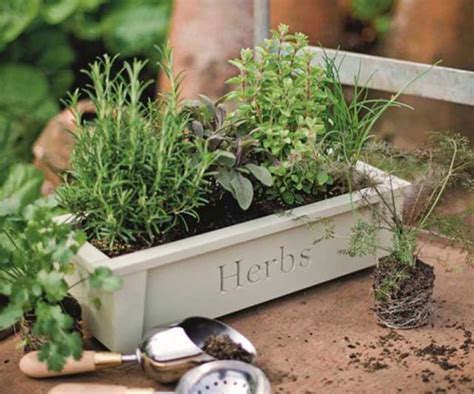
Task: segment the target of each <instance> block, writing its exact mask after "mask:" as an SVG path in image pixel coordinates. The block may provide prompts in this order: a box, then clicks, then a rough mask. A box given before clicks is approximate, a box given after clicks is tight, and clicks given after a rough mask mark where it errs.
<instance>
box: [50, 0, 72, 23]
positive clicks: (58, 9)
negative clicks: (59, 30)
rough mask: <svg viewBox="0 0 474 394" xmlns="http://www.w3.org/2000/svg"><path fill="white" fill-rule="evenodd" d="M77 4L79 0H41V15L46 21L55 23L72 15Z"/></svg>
mask: <svg viewBox="0 0 474 394" xmlns="http://www.w3.org/2000/svg"><path fill="white" fill-rule="evenodd" d="M78 4H79V0H43V4H42V5H41V16H42V17H43V19H44V20H45V21H46V22H47V23H49V24H51V25H55V24H58V23H61V22H62V21H64V20H65V19H66V18H67V17H68V16H70V15H72V13H73V12H74V11H75V10H76V9H77V6H78Z"/></svg>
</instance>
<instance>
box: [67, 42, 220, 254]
mask: <svg viewBox="0 0 474 394" xmlns="http://www.w3.org/2000/svg"><path fill="white" fill-rule="evenodd" d="M163 58H164V62H163V63H161V64H160V65H161V68H162V70H163V72H164V73H165V74H166V75H167V76H168V78H169V79H170V81H171V91H170V93H169V94H167V95H164V96H162V97H160V99H159V100H158V101H156V102H155V101H150V102H148V103H146V104H143V103H142V101H141V98H142V94H143V91H144V89H145V87H146V86H147V83H144V82H141V81H140V79H139V75H140V72H141V71H142V69H143V67H144V65H145V63H143V62H140V61H134V62H133V63H132V64H130V63H125V64H124V67H123V68H122V69H121V70H120V71H119V72H118V74H117V75H116V76H115V77H112V74H111V72H112V67H113V64H114V59H111V58H110V57H108V56H105V57H104V58H103V59H102V60H99V61H97V62H95V63H94V64H92V65H91V68H90V71H88V72H87V75H88V76H89V77H90V79H91V81H92V85H91V87H90V89H88V90H87V91H85V92H84V93H86V94H87V96H88V97H89V98H90V99H91V100H92V101H93V103H94V104H95V107H96V110H97V117H96V119H95V120H93V121H89V122H88V121H84V120H83V119H82V117H81V114H80V113H77V112H75V115H76V123H77V125H78V130H77V133H76V144H75V147H74V151H73V154H72V157H71V170H70V171H69V173H68V177H67V179H66V182H65V185H64V186H63V187H62V188H61V189H60V190H59V191H58V196H59V200H60V202H61V204H62V205H63V206H64V207H65V208H67V209H68V210H69V211H70V212H72V213H74V214H75V217H76V221H77V223H78V224H80V226H81V227H82V229H84V231H85V232H86V233H87V235H88V237H89V238H90V239H91V240H96V241H97V242H98V243H100V244H101V246H102V247H103V249H105V250H111V251H112V250H113V248H114V247H116V246H117V245H118V244H146V245H150V244H152V243H153V242H154V241H155V240H156V239H157V237H159V236H162V235H163V234H165V233H166V232H168V231H170V230H171V229H173V228H174V227H175V226H177V225H179V224H184V225H186V221H187V219H188V218H197V212H196V209H197V208H198V207H200V206H202V205H204V204H205V203H206V201H207V200H206V193H207V190H208V186H209V181H208V178H209V174H208V171H209V167H210V165H211V164H212V163H213V162H214V160H215V154H214V153H212V152H210V151H209V149H208V146H207V144H208V142H207V141H206V140H205V139H190V138H188V136H187V135H186V133H185V130H186V127H187V124H188V116H187V115H186V114H185V113H184V112H183V111H181V108H180V100H179V84H180V80H179V78H178V79H175V78H174V77H173V70H172V66H171V64H172V54H171V50H170V49H169V48H167V49H165V51H164V53H163ZM78 97H79V93H78V92H76V93H75V94H74V95H73V96H72V100H71V107H72V108H73V110H74V104H75V102H77V100H78Z"/></svg>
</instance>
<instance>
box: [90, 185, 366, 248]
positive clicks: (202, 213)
mask: <svg viewBox="0 0 474 394" xmlns="http://www.w3.org/2000/svg"><path fill="white" fill-rule="evenodd" d="M359 182H360V186H359V187H358V188H363V187H366V185H367V182H368V181H367V180H364V179H361V180H360V181H359ZM344 193H347V188H346V187H345V186H344V184H342V183H338V184H335V185H333V186H332V187H331V191H328V192H325V193H319V194H317V195H305V196H304V197H303V201H302V202H300V203H295V204H291V205H289V204H285V203H284V202H283V201H281V200H277V199H273V200H269V199H268V198H267V197H266V196H258V195H255V197H254V201H253V202H252V205H251V206H250V207H249V209H248V210H246V211H243V210H242V209H241V208H240V207H239V205H238V204H237V202H236V200H235V199H234V198H233V197H232V196H231V195H230V193H222V192H221V191H220V190H218V189H217V188H216V190H215V191H214V192H213V193H211V194H210V196H208V199H209V204H207V205H206V206H204V207H201V208H200V209H198V211H197V212H198V215H199V218H200V219H199V221H196V220H192V219H191V220H188V223H187V226H185V225H184V224H180V225H177V226H175V227H174V228H173V229H172V230H171V231H169V232H168V233H166V234H163V235H162V236H161V237H160V238H158V239H157V240H156V241H155V242H154V243H153V244H152V245H150V244H149V243H146V242H144V241H140V240H138V241H137V242H136V243H135V244H121V243H116V244H115V246H114V248H113V249H109V248H108V247H107V245H106V244H105V243H104V242H101V241H100V240H97V239H90V242H91V243H92V244H93V245H94V246H95V247H97V248H98V249H100V250H101V251H102V252H103V253H105V254H107V255H108V256H109V257H115V256H120V255H122V254H126V253H131V252H135V251H138V250H142V249H147V248H150V247H152V246H158V245H163V244H166V243H168V242H173V241H178V240H180V239H184V238H188V237H191V236H193V235H199V234H204V233H207V232H209V231H213V230H218V229H221V228H225V227H229V226H232V225H234V224H239V223H244V222H247V221H249V220H253V219H258V218H261V217H264V216H268V215H271V214H275V213H276V214H278V213H282V214H283V213H284V212H285V211H287V210H290V209H293V208H297V207H300V206H303V205H307V204H311V203H314V202H318V201H322V200H326V199H328V198H332V197H336V196H339V195H342V194H344Z"/></svg>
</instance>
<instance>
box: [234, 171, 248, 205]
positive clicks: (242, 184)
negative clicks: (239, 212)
mask: <svg viewBox="0 0 474 394" xmlns="http://www.w3.org/2000/svg"><path fill="white" fill-rule="evenodd" d="M230 185H231V187H232V190H233V191H234V196H235V198H236V200H237V202H238V203H239V206H240V208H242V209H243V210H244V211H245V210H247V209H248V208H249V207H250V204H252V200H253V186H252V182H250V181H249V180H248V179H247V178H246V177H244V176H243V175H242V174H240V173H238V172H236V173H235V176H233V177H232V180H231V181H230Z"/></svg>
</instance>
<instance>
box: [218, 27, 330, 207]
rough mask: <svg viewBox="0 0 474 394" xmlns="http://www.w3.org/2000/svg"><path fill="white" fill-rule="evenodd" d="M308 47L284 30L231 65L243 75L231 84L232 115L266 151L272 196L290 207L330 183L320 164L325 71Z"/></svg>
mask: <svg viewBox="0 0 474 394" xmlns="http://www.w3.org/2000/svg"><path fill="white" fill-rule="evenodd" d="M307 46H308V39H307V37H306V36H305V35H304V34H301V33H296V34H294V35H293V34H289V33H288V26H286V25H280V27H279V29H278V31H274V32H273V34H272V37H271V39H268V40H265V42H264V44H263V45H262V46H258V47H256V48H255V50H250V49H244V50H242V52H241V58H240V59H237V60H232V61H231V64H233V65H234V66H235V67H237V68H238V70H239V75H238V76H236V77H233V78H231V79H230V80H228V81H227V82H228V83H229V84H231V85H233V86H235V90H234V91H232V92H231V93H230V94H229V95H228V99H229V100H233V101H235V103H236V105H237V108H236V110H235V111H234V112H233V113H232V114H231V115H230V116H231V118H232V119H233V121H234V122H236V123H238V124H239V130H242V132H247V133H249V134H250V133H251V135H252V138H253V139H255V140H256V141H257V142H258V144H259V146H260V147H261V148H262V158H263V160H262V165H263V166H264V167H266V168H267V169H268V170H269V171H270V173H271V174H272V176H273V180H274V187H273V188H272V189H271V190H272V192H271V193H270V194H271V196H272V197H280V198H281V199H282V200H283V201H284V202H286V203H287V204H293V203H295V202H299V203H301V202H303V195H304V194H311V193H313V192H315V191H316V192H317V190H318V189H319V188H321V187H323V186H324V185H326V184H331V183H332V179H331V177H330V176H329V175H328V174H327V172H326V171H325V170H324V168H323V166H322V164H321V162H322V160H323V155H322V149H321V145H322V144H323V142H324V139H325V138H326V136H327V134H328V130H327V129H326V127H325V123H324V113H325V111H326V102H327V96H326V92H325V88H324V79H325V72H324V69H322V68H320V67H315V66H313V65H311V61H312V57H313V56H312V53H311V52H310V51H309V50H308V49H307Z"/></svg>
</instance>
